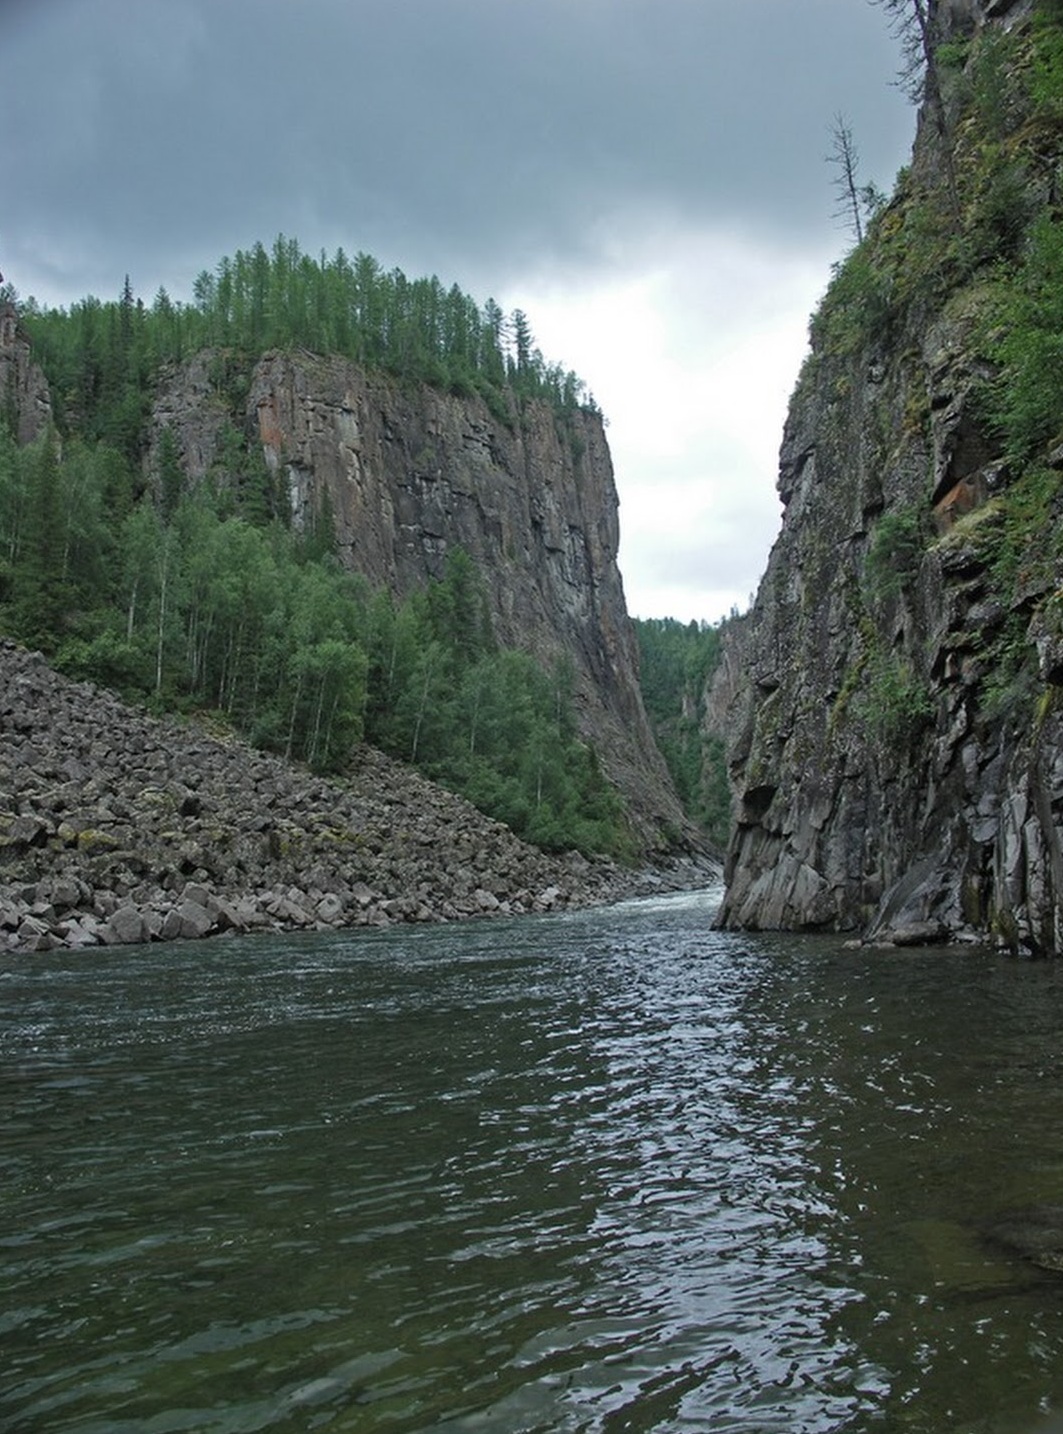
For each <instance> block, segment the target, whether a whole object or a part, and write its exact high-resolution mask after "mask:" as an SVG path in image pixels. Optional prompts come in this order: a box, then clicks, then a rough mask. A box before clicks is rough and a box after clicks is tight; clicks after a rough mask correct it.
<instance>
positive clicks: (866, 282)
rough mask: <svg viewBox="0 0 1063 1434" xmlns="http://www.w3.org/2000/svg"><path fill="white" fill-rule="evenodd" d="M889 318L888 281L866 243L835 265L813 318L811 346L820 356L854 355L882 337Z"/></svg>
mask: <svg viewBox="0 0 1063 1434" xmlns="http://www.w3.org/2000/svg"><path fill="white" fill-rule="evenodd" d="M889 316H890V284H889V278H888V275H887V274H886V272H885V271H884V270H883V268H882V267H881V266H880V265H878V264H876V263H875V261H874V257H873V253H872V251H871V249H870V246H869V245H868V242H867V241H865V242H864V243H863V244H861V245H859V246H858V247H857V248H856V249H854V250H852V252H851V253H850V254H849V255H848V257H847V258H846V259H844V260H843V261H842V262H841V263H840V264H836V265H835V266H834V277H833V279H832V282H831V286H830V289H829V290H828V292H827V295H826V297H825V298H824V300H823V302H822V304H821V305H820V306H819V309H818V310H817V312H816V313H815V314H814V315H813V318H812V322H811V326H810V337H811V341H812V346H813V348H814V349H815V350H816V351H817V352H820V353H829V354H833V355H838V356H842V355H851V354H854V353H856V352H858V351H859V350H860V349H861V348H862V347H863V346H864V345H865V344H867V343H869V342H870V341H872V340H873V339H875V338H880V337H882V336H883V334H884V332H885V328H886V325H887V323H888V321H889Z"/></svg>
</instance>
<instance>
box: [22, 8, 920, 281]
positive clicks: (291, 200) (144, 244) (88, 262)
mask: <svg viewBox="0 0 1063 1434" xmlns="http://www.w3.org/2000/svg"><path fill="white" fill-rule="evenodd" d="M0 53H2V54H3V58H4V75H5V80H4V84H3V86H2V89H0V125H2V134H3V136H4V142H3V150H2V153H0V175H2V182H3V194H4V211H3V215H2V217H0V268H3V269H4V270H5V272H6V273H7V275H8V277H9V278H10V279H11V280H12V281H13V282H14V283H15V284H16V286H17V287H18V288H19V289H21V290H22V291H23V292H31V291H33V289H34V286H35V285H37V286H40V287H42V288H46V289H48V290H50V291H52V292H51V294H50V295H49V296H52V295H54V296H55V297H59V298H69V297H76V296H77V295H78V294H80V293H82V292H84V291H86V290H87V289H96V290H97V291H103V292H106V293H111V292H115V291H116V290H117V287H118V286H119V285H120V283H121V279H122V276H123V275H124V273H125V272H127V271H128V272H130V273H131V275H132V277H133V280H134V286H135V287H136V288H137V289H138V291H143V290H145V289H146V290H148V291H149V295H150V290H151V289H152V287H153V286H154V285H155V284H157V283H159V282H166V283H167V284H168V285H169V286H170V287H171V288H175V289H177V290H179V289H180V288H181V286H182V282H184V283H185V284H186V283H187V280H188V278H189V277H190V276H191V274H192V273H193V272H194V271H195V270H196V269H198V268H200V267H203V266H204V265H212V264H213V263H214V262H215V261H216V260H217V259H218V258H219V257H220V256H221V254H223V253H226V252H231V251H232V249H234V248H236V247H238V246H246V245H249V244H251V243H252V242H254V240H256V239H259V238H261V239H262V240H263V241H264V242H267V243H268V242H269V240H270V239H271V238H272V237H273V236H274V235H275V234H276V233H278V232H284V233H287V234H289V235H295V236H296V237H298V238H299V239H300V240H301V241H302V242H303V244H304V246H305V247H306V248H308V249H310V250H312V251H313V250H315V249H316V248H317V247H319V246H322V245H323V246H325V247H327V248H330V249H331V248H334V247H335V246H336V245H339V244H342V245H343V246H344V247H345V248H347V249H348V250H349V251H350V252H355V251H357V250H358V249H366V250H368V251H369V252H372V253H374V254H376V255H377V257H378V258H380V259H381V260H382V262H384V263H385V264H392V263H398V264H401V265H402V266H403V267H405V268H407V269H408V270H409V271H410V272H413V273H419V272H432V271H434V272H438V273H439V274H440V277H441V278H443V279H444V280H447V281H449V280H450V279H457V280H458V281H459V282H460V283H462V284H463V285H464V286H465V287H466V288H469V289H470V290H471V291H472V292H474V293H475V294H476V295H477V297H480V298H482V297H485V287H486V286H494V287H499V288H501V287H504V285H505V284H506V283H507V282H508V281H509V280H510V279H511V278H512V277H513V276H514V275H516V274H518V273H520V272H521V271H526V270H527V269H528V268H529V267H531V266H544V265H550V264H560V265H564V266H565V267H567V268H571V269H578V267H579V266H580V265H583V264H587V265H596V264H598V263H599V262H600V261H601V259H602V256H603V254H605V253H607V252H608V250H609V247H610V244H611V242H612V239H613V238H614V237H615V236H616V235H617V233H618V232H620V231H622V230H623V229H624V228H625V227H627V226H634V227H637V226H638V225H639V224H640V223H642V222H643V221H646V222H647V223H649V222H651V221H652V222H654V223H656V224H658V225H659V224H660V223H661V222H662V221H664V222H667V223H670V224H674V225H675V226H676V227H677V228H683V227H687V226H690V227H693V228H697V227H701V226H705V225H712V224H718V225H720V226H722V227H728V228H731V229H733V230H743V231H748V232H751V233H763V234H765V235H766V234H771V235H774V236H775V238H776V241H777V242H780V243H783V244H786V245H792V246H794V247H800V246H801V245H803V244H812V243H814V242H816V236H817V235H818V236H819V241H818V242H820V244H822V235H823V231H824V229H825V228H827V227H829V224H830V218H829V215H830V210H831V207H832V203H831V198H830V176H829V173H828V171H827V170H826V166H825V165H824V163H823V159H822V156H823V155H824V153H825V152H826V150H827V148H828V147H829V136H828V126H829V123H830V119H831V116H832V115H833V114H834V113H835V112H836V111H843V112H845V113H846V114H847V116H848V117H849V119H850V122H851V124H852V128H853V131H854V134H855V135H856V138H857V142H858V144H859V147H860V149H861V151H862V155H863V158H864V161H865V168H866V170H867V172H868V175H869V177H871V176H873V177H874V178H875V179H876V180H877V181H878V182H879V183H880V184H883V185H888V184H889V183H890V181H891V180H892V178H893V173H892V170H893V168H894V167H895V165H896V161H897V156H898V154H899V152H900V148H901V145H900V136H902V135H906V134H907V133H908V130H909V128H910V125H911V117H910V115H908V114H906V113H905V112H904V110H903V105H902V102H901V100H900V99H899V97H898V95H897V94H896V92H895V91H894V90H891V88H890V85H889V79H890V76H891V74H892V71H893V68H894V63H895V61H894V55H893V46H892V41H891V40H890V38H889V35H888V33H886V30H885V26H884V23H883V17H882V14H881V12H880V11H877V10H875V9H873V8H872V7H871V6H870V5H869V4H867V3H866V0H727V3H725V0H302V3H292V0H283V3H281V0H137V3H135V4H132V3H129V0H34V3H32V4H27V3H18V0H14V3H12V0H8V3H7V4H6V5H0ZM884 167H885V168H884Z"/></svg>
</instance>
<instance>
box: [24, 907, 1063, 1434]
mask: <svg viewBox="0 0 1063 1434" xmlns="http://www.w3.org/2000/svg"><path fill="white" fill-rule="evenodd" d="M711 912H712V897H711V896H708V895H704V894H703V895H700V896H697V897H684V898H671V899H669V900H661V901H656V902H640V903H629V904H627V905H626V906H624V907H620V908H615V909H613V910H610V911H605V912H595V913H583V914H580V915H577V916H566V917H562V918H549V919H539V920H525V921H519V922H518V921H515V922H505V923H502V922H491V923H485V924H483V925H475V926H462V927H452V928H446V927H443V928H419V929H416V930H413V931H400V932H389V933H374V934H371V935H365V936H361V937H353V936H351V935H349V934H347V935H337V936H327V937H318V938H298V939H293V938H291V937H284V938H277V939H274V940H269V941H253V942H252V941H244V942H233V943H225V942H217V943H212V944H210V945H208V946H198V947H195V946H174V947H168V948H162V947H155V948H149V949H146V950H144V951H138V952H134V953H132V954H130V953H129V952H128V951H122V952H101V953H96V954H90V955H81V956H78V957H64V956H47V957H44V958H34V959H33V960H32V961H23V962H21V963H18V964H11V965H9V966H8V967H7V968H6V969H4V970H3V971H2V972H0V1178H2V1180H3V1186H2V1188H3V1190H4V1196H3V1206H2V1208H3V1212H4V1227H3V1229H2V1230H0V1279H2V1287H3V1288H4V1290H5V1294H6V1298H5V1304H4V1308H3V1312H2V1314H0V1332H2V1335H3V1347H4V1354H5V1366H6V1367H5V1372H4V1373H3V1374H2V1375H0V1424H2V1426H3V1427H4V1428H5V1429H11V1430H12V1431H27V1430H34V1431H37V1430H40V1431H45V1430H47V1431H49V1434H50V1431H60V1430H63V1431H78V1434H90V1431H91V1434H97V1431H103V1430H107V1431H118V1434H122V1431H133V1430H136V1431H138V1434H141V1431H164V1430H165V1431H170V1430H203V1431H212V1434H233V1431H245V1430H246V1431H250V1430H259V1429H269V1430H285V1431H288V1430H290V1431H296V1430H300V1431H301V1430H309V1429H327V1430H344V1431H373V1434H375V1431H377V1430H405V1431H415V1430H427V1429H445V1430H452V1431H474V1430H479V1431H483V1430H488V1431H499V1434H502V1431H507V1434H508V1431H518V1430H529V1431H531V1430H542V1431H569V1430H571V1431H576V1430H588V1431H589V1430H597V1431H603V1434H618V1431H621V1430H624V1431H642V1430H684V1429H691V1430H693V1429H701V1430H714V1431H715V1430H718V1431H744V1434H752V1432H753V1431H755V1434H771V1432H772V1431H776V1430H778V1431H784V1430H785V1431H787V1434H793V1431H807V1434H826V1431H832V1430H836V1431H842V1430H845V1431H851V1434H862V1431H865V1430H866V1431H868V1434H871V1431H887V1434H888V1431H901V1430H904V1431H927V1434H929V1432H930V1431H933V1434H940V1431H956V1434H959V1431H961V1430H962V1431H976V1430H980V1431H981V1430H984V1431H991V1430H992V1431H997V1434H1016V1431H1019V1430H1025V1429H1027V1428H1029V1427H1030V1426H1031V1425H1032V1424H1033V1422H1034V1421H1035V1419H1036V1417H1037V1414H1038V1411H1039V1410H1041V1409H1043V1408H1049V1407H1054V1404H1055V1403H1056V1402H1058V1401H1060V1399H1061V1398H1063V1359H1061V1355H1063V1298H1061V1295H1063V1284H1060V1283H1059V1282H1057V1280H1055V1279H1053V1278H1052V1277H1051V1276H1049V1275H1047V1274H1044V1273H1043V1272H1040V1271H1037V1270H1035V1269H1034V1268H1033V1267H1032V1266H1029V1265H1026V1264H1024V1263H1023V1262H1022V1261H1021V1260H1018V1259H1016V1258H1015V1257H1013V1256H1011V1255H1008V1254H1006V1253H1005V1252H1003V1251H1000V1250H994V1249H993V1248H991V1247H990V1246H989V1245H987V1244H986V1242H985V1241H984V1240H983V1239H982V1237H981V1235H980V1233H979V1230H980V1226H981V1225H982V1224H983V1223H984V1221H985V1219H986V1218H987V1216H988V1215H990V1214H991V1213H993V1212H995V1211H997V1210H1000V1209H1002V1208H1005V1207H1007V1206H1009V1205H1014V1204H1018V1203H1026V1202H1029V1201H1031V1200H1038V1201H1056V1202H1060V1203H1063V1145H1061V1129H1063V1127H1061V1123H1060V1119H1059V1117H1060V1103H1059V1096H1058V1092H1059V1090H1060V1061H1061V1059H1063V1055H1061V1054H1060V1053H1061V1051H1063V1043H1061V1040H1060V1036H1061V1034H1063V1032H1061V1026H1063V1019H1061V1017H1060V1010H1061V1007H1060V1002H1059V999H1058V998H1059V995H1060V981H1061V979H1063V976H1061V975H1060V973H1059V972H1058V971H1057V969H1056V968H1055V967H1054V966H1050V965H1018V964H1015V963H1011V962H1006V961H1003V960H1000V959H998V958H996V957H993V956H989V955H986V954H984V953H982V954H978V953H972V952H935V953H918V954H917V953H900V952H898V953H891V954H883V953H863V952H860V953H853V952H848V951H844V950H843V949H842V948H841V946H840V944H839V943H837V942H831V941H819V940H815V941H810V940H801V941H793V940H786V939H782V938H775V937H771V938H764V937H758V938H755V939H754V938H750V937H741V936H736V935H733V934H724V933H718V932H714V931H713V930H712V929H711Z"/></svg>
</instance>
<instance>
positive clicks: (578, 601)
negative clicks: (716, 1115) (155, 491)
mask: <svg viewBox="0 0 1063 1434" xmlns="http://www.w3.org/2000/svg"><path fill="white" fill-rule="evenodd" d="M225 367H226V365H225V361H224V359H223V358H222V357H221V356H219V355H217V354H210V353H204V354H200V355H198V356H196V357H195V358H193V359H192V360H191V361H189V362H188V363H186V364H184V365H183V366H182V367H181V368H180V369H178V370H176V371H172V372H171V373H170V374H169V375H168V376H167V378H166V381H165V383H164V385H163V387H162V389H161V391H160V393H159V396H158V399H157V402H156V404H155V409H154V415H153V432H154V435H155V442H156V443H157V442H158V438H159V435H161V433H162V432H163V431H164V430H165V429H167V428H169V429H170V430H171V431H172V432H173V434H174V436H175V438H176V440H177V447H178V450H179V452H180V455H181V461H182V465H183V467H184V469H185V472H186V474H187V477H188V478H189V480H190V481H192V480H195V479H197V478H200V477H202V476H203V475H204V474H206V473H208V472H210V471H211V470H212V469H215V468H216V467H217V466H218V465H219V464H220V463H221V462H222V461H223V460H222V452H223V444H224V440H225V435H226V434H227V433H231V431H232V425H233V424H234V423H235V424H236V426H237V428H238V430H239V431H240V433H241V434H242V435H243V437H244V440H245V442H246V443H247V445H248V447H249V449H250V451H252V452H254V453H255V454H261V455H262V458H263V459H264V461H265V463H266V465H267V466H268V468H269V470H270V471H271V472H272V473H273V474H274V475H275V477H276V478H277V479H279V480H280V482H281V483H282V485H283V488H284V490H285V492H286V496H287V499H288V501H289V503H290V506H291V512H292V518H293V522H294V523H295V524H296V525H297V526H301V527H305V526H306V525H308V524H309V523H311V522H312V521H313V520H314V518H315V515H319V514H320V513H321V512H322V511H323V510H324V509H326V508H327V510H328V511H329V512H330V514H331V518H332V521H333V523H334V526H335V532H336V539H337V542H338V547H339V552H340V555H341V557H342V559H343V561H344V562H345V563H346V564H347V565H348V566H350V567H351V568H352V569H353V570H355V571H357V572H359V573H361V574H363V575H364V576H365V577H366V578H367V579H368V580H369V581H370V583H372V584H373V585H375V586H381V587H386V588H388V589H389V590H390V591H391V592H392V593H394V594H395V595H397V596H400V597H401V596H404V595H405V594H407V593H408V592H410V591H411V589H413V588H415V587H418V586H420V585H423V584H424V583H425V581H426V580H427V579H429V578H433V577H437V578H438V577H441V576H442V575H443V566H444V561H445V558H446V554H447V552H448V550H449V549H451V548H453V547H461V548H463V549H464V550H465V551H466V552H467V553H468V554H469V555H470V556H471V557H472V558H473V560H474V561H475V563H476V564H477V567H478V568H479V570H480V572H481V574H482V576H483V578H484V580H485V582H486V585H487V590H488V594H489V599H490V605H491V611H492V617H493V622H494V629H495V633H496V636H497V638H498V639H499V641H501V642H502V643H503V644H506V645H509V646H514V647H518V648H521V649H523V650H525V651H527V652H530V653H532V654H533V655H534V656H536V657H537V658H539V659H540V660H541V661H542V662H543V663H544V664H547V665H549V664H550V663H552V662H553V661H555V660H556V659H558V658H560V657H565V658H568V659H570V660H571V662H572V664H573V666H574V670H575V678H576V701H577V706H578V711H579V719H580V724H581V728H582V731H583V734H584V735H585V736H586V737H587V738H588V739H589V740H591V741H592V742H593V743H594V745H595V747H596V749H597V750H598V752H599V754H600V756H601V758H602V764H603V767H604V769H605V770H606V772H607V774H608V775H609V776H610V778H611V779H612V780H613V781H614V782H615V783H616V785H617V786H618V787H619V788H620V790H621V791H622V792H623V794H624V795H625V797H626V798H627V801H628V804H629V808H630V810H631V813H632V817H633V820H634V824H635V827H636V830H637V832H638V835H639V837H640V839H641V841H642V843H643V844H644V845H646V846H648V847H650V848H661V847H662V846H666V845H668V844H669V843H672V842H675V841H676V840H677V839H678V840H681V841H682V840H685V841H690V840H692V839H693V833H692V832H691V830H690V828H689V826H688V824H687V823H686V822H685V821H684V818H683V816H682V813H681V810H680V807H679V804H678V801H677V799H676V797H675V794H674V791H673V789H672V786H671V782H670V779H669V778H668V775H667V772H666V770H665V768H664V764H663V762H662V760H661V757H660V755H659V753H658V751H657V749H656V746H655V744H654V741H653V738H652V736H651V734H650V730H649V726H648V723H647V720H646V716H645V713H644V711H643V707H642V700H641V696H640V694H639V686H638V655H637V645H636V642H635V636H634V632H633V629H632V626H631V623H630V621H629V619H628V616H627V610H626V606H625V602H624V593H623V586H622V582H621V577H620V572H619V569H618V566H617V545H618V540H619V527H618V502H617V494H616V488H615V485H614V481H613V471H612V464H611V460H610V455H609V448H608V444H607V442H606V438H605V433H604V429H603V426H602V420H601V418H600V417H599V416H598V415H596V414H593V413H590V412H584V411H581V410H577V411H574V412H571V413H566V414H564V415H559V414H557V413H555V412H554V410H552V409H551V408H550V407H549V406H548V405H546V404H540V403H527V404H525V405H524V407H523V409H522V411H521V412H520V413H518V412H517V411H516V410H514V411H513V413H512V414H511V415H509V416H508V417H507V418H505V419H502V418H499V417H498V416H497V415H495V414H494V413H492V412H491V411H490V410H489V409H488V407H487V406H486V404H485V403H484V402H483V401H482V400H481V399H479V398H459V397H456V396H454V395H451V394H448V393H444V392H441V391H439V390H436V389H433V388H430V387H428V386H426V385H424V384H400V383H399V382H397V381H395V380H393V379H391V378H389V377H388V376H386V375H384V374H380V373H370V372H366V371H365V370H364V369H362V368H360V367H359V366H357V365H356V364H354V363H351V362H349V361H347V360H345V359H342V358H334V357H331V358H330V357H322V356H319V355H314V354H311V353H308V352H306V351H305V350H300V351H297V352H286V353H281V352H272V353H267V354H266V355H264V356H263V357H262V358H261V359H260V360H259V361H258V362H257V363H256V364H255V365H254V366H253V368H252V370H251V371H250V372H249V373H242V374H239V375H238V376H237V377H236V380H235V382H234V379H233V375H232V374H231V372H230V373H228V374H223V370H224V369H225ZM234 392H235V394H236V397H235V398H234Z"/></svg>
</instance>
